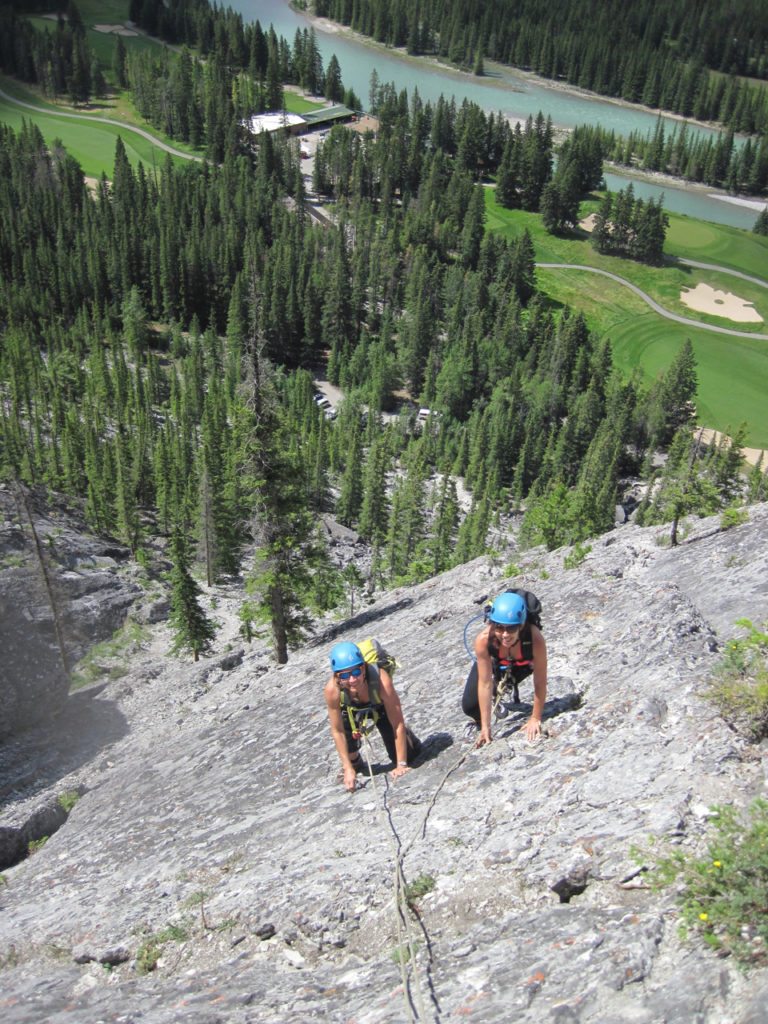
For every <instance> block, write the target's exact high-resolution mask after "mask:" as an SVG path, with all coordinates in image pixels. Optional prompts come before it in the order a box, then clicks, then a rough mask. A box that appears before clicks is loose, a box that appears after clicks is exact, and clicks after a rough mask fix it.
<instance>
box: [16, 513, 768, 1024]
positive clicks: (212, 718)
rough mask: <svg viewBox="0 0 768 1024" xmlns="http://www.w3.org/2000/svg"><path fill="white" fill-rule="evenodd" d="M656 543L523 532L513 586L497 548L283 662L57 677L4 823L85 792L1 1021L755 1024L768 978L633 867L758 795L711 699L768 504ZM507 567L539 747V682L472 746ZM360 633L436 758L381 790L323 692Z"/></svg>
mask: <svg viewBox="0 0 768 1024" xmlns="http://www.w3.org/2000/svg"><path fill="white" fill-rule="evenodd" d="M663 535H664V531H663V530H661V529H655V528H654V529H646V530H642V529H640V528H638V527H636V526H634V525H632V524H627V525H625V526H621V527H620V528H617V529H616V530H615V531H614V532H613V533H612V534H609V535H608V536H607V537H604V538H599V539H597V540H596V541H594V542H593V545H592V550H591V551H590V552H589V554H588V555H587V556H586V558H585V559H584V561H583V562H582V564H581V565H579V566H578V567H577V568H575V569H565V568H564V565H563V562H564V555H565V554H567V552H564V551H562V550H561V551H556V552H551V553H547V552H545V551H543V550H535V551H532V552H518V553H517V554H516V556H515V561H516V564H517V565H518V566H519V567H520V575H519V576H517V577H515V578H514V579H513V580H508V579H504V578H503V576H502V574H501V573H500V571H499V570H498V568H497V567H496V566H495V565H494V564H493V563H492V562H491V561H490V560H487V559H479V560H477V561H475V562H473V563H471V564H469V565H466V566H461V567H460V568H457V569H454V570H452V571H451V572H448V573H446V574H444V575H443V576H441V577H439V578H438V579H434V580H430V581H429V582H427V583H424V584H421V585H419V586H415V587H412V588H401V589H398V590H396V591H394V592H391V593H387V594H384V595H382V596H381V597H380V598H379V599H378V600H377V601H375V602H374V603H372V604H368V605H366V606H365V607H364V608H363V610H362V611H360V612H359V613H358V614H356V615H355V617H354V618H353V619H350V620H346V621H343V622H333V623H331V622H329V623H327V624H326V625H325V627H324V628H322V629H319V630H318V634H317V636H316V637H315V638H314V640H313V641H311V642H310V643H308V644H307V645H306V646H305V647H303V648H302V649H301V650H298V651H296V652H294V653H292V655H291V657H290V660H289V662H288V664H287V665H285V666H283V667H280V668H278V667H275V666H274V665H272V664H271V663H270V661H269V657H268V652H267V651H266V650H265V649H263V648H261V647H258V646H257V645H254V647H248V646H245V647H243V646H242V645H241V644H239V643H237V642H236V641H235V634H234V633H233V634H231V635H230V636H228V637H223V636H222V637H220V638H219V641H218V642H219V644H220V646H219V649H218V651H217V654H216V655H215V656H213V657H211V658H209V659H202V660H201V661H200V662H199V663H198V664H197V665H193V664H192V663H191V662H186V663H185V662H181V661H179V660H177V659H169V658H165V657H164V656H163V654H162V650H161V647H162V645H161V644H160V646H159V647H158V646H157V645H155V646H154V647H152V648H151V649H148V650H146V651H142V650H137V651H136V652H135V653H134V655H133V656H132V659H131V664H130V667H129V671H128V673H127V675H125V676H124V677H123V678H121V679H119V680H112V681H108V680H107V679H106V678H105V680H104V682H103V683H102V684H101V685H99V686H94V687H92V688H91V690H89V691H87V692H86V693H79V694H74V695H72V696H70V697H68V698H67V700H66V701H65V702H64V709H63V711H62V716H61V717H60V719H59V720H58V721H59V722H61V723H62V724H64V725H66V732H67V737H68V738H67V741H66V742H62V740H61V735H60V734H57V733H53V732H52V731H50V729H49V731H47V732H46V731H45V730H44V728H43V727H40V729H39V730H28V731H27V732H26V733H25V734H24V735H23V736H20V737H14V739H13V741H12V742H11V743H10V744H9V745H8V746H7V748H4V749H3V750H2V752H0V770H1V771H2V774H3V778H4V779H7V780H8V781H7V782H6V784H5V785H4V786H3V787H2V788H0V792H1V793H2V794H3V797H2V799H3V809H2V816H0V829H10V830H14V829H16V830H17V831H18V830H20V829H23V828H24V826H25V823H28V822H29V821H30V820H31V819H32V817H33V816H34V814H35V813H37V812H38V810H39V809H40V808H41V807H44V806H48V805H49V803H50V801H51V800H52V799H54V798H55V797H56V795H57V794H59V793H60V792H62V791H66V790H71V789H73V788H75V787H79V788H80V791H81V793H82V795H81V797H80V799H79V801H78V802H77V803H76V805H75V806H74V807H73V808H72V810H71V812H70V813H69V815H68V816H67V817H66V818H65V820H64V821H63V822H62V823H61V824H60V826H59V827H58V828H57V830H55V831H53V827H52V826H51V829H52V831H51V835H50V838H49V839H48V840H47V842H46V843H45V844H44V845H43V846H42V847H41V848H40V849H39V850H38V851H37V852H36V853H34V854H33V855H32V856H30V857H28V858H27V859H24V860H22V861H21V862H19V863H17V864H15V866H12V867H9V868H6V869H5V871H4V880H5V884H4V885H2V886H0V988H2V992H3V1002H4V1006H3V1019H4V1021H7V1022H8V1024H24V1022H30V1024H32V1022H34V1024H38V1022H39V1021H40V1020H43V1019H44V1020H46V1021H47V1022H51V1024H59V1022H64V1021H71V1020H73V1019H77V1021H78V1022H79V1024H96V1022H97V1021H101V1020H107V1019H123V1020H126V1021H133V1020H139V1019H141V1020H142V1021H147V1022H149V1024H165V1022H168V1024H171V1022H173V1024H180V1022H181V1024H213V1022H216V1021H222V1022H227V1024H233V1022H234V1024H251V1022H260V1024H261V1022H264V1024H271V1022H275V1024H278V1022H279V1024H285V1022H297V1024H298V1022H301V1024H305V1022H312V1021H329V1022H339V1024H341V1022H347V1021H350V1020H356V1021H360V1022H366V1024H384V1022H398V1024H399V1022H401V1021H403V1020H408V1019H413V1020H424V1021H427V1020H428V1021H445V1022H447V1021H449V1020H454V1019H458V1018H462V1017H467V1018H469V1019H476V1020H482V1021H483V1022H499V1024H501V1022H507V1021H510V1020H515V1021H516V1022H520V1024H528V1022H530V1024H533V1022H537V1024H538V1022H542V1021H557V1022H567V1024H607V1022H617V1024H618V1022H627V1024H630V1022H631V1024H637V1022H641V1024H660V1022H662V1021H665V1022H679V1024H684V1022H685V1024H690V1022H692V1021H696V1022H699V1024H744V1022H749V1024H757V1021H758V1020H762V1019H764V1008H765V1000H766V991H768V989H767V987H766V986H768V971H766V970H765V969H758V970H754V971H752V972H750V973H748V974H743V973H742V972H741V971H739V970H737V969H736V968H735V966H734V964H733V963H732V962H731V961H730V960H728V959H720V958H718V957H717V956H716V955H715V953H714V952H712V951H711V950H709V949H708V948H707V947H705V946H703V945H701V944H699V943H697V942H695V941H691V942H690V943H684V942H683V941H682V939H681V938H680V936H679V934H678V928H677V910H676V904H675V901H674V893H670V892H656V891H655V890H654V889H652V888H651V887H650V886H649V884H648V882H647V878H648V871H647V870H645V869H646V868H652V867H653V858H654V856H655V854H654V851H655V850H656V849H659V848H666V849H672V848H676V847H682V848H683V849H686V850H690V851H692V852H695V851H697V850H700V849H702V848H703V843H704V842H705V838H706V830H707V827H708V820H709V816H710V812H709V808H710V807H711V806H712V805H713V804H715V803H717V802H725V801H727V802H729V803H731V804H734V805H735V806H737V807H745V806H747V804H748V803H749V802H750V801H751V800H752V798H753V797H754V796H756V795H759V794H764V793H765V790H766V776H765V772H764V768H763V765H764V758H763V757H762V754H763V753H764V752H763V751H761V750H759V749H756V748H754V747H752V746H750V745H749V744H748V743H747V741H746V740H745V739H744V738H743V737H741V736H739V735H738V734H736V733H735V732H734V731H733V730H732V729H730V728H729V727H728V726H727V725H726V724H725V723H724V722H723V721H722V719H721V718H720V717H719V716H718V714H717V713H716V711H715V710H714V709H713V707H712V706H711V705H710V704H708V703H707V701H706V700H705V699H703V697H702V691H703V689H704V686H705V684H706V680H707V679H708V677H709V675H710V673H711V672H712V670H713V669H714V667H715V666H716V665H717V663H718V659H719V657H720V654H719V651H720V650H721V648H722V645H723V642H724V641H725V640H726V639H727V638H728V636H730V635H733V633H734V631H735V629H736V627H735V626H734V622H735V619H736V618H738V617H740V616H741V615H747V616H749V617H751V618H753V619H754V620H755V622H756V623H761V622H762V621H763V620H764V618H765V614H766V607H765V580H766V579H768V564H767V563H768V507H765V506H759V507H757V508H755V509H753V510H752V511H751V518H750V522H749V523H746V524H744V525H742V526H738V527H735V528H733V529H731V530H729V531H728V532H727V533H722V532H719V531H718V530H717V523H716V521H714V520H709V521H702V522H701V523H696V524H693V525H692V526H691V527H690V529H689V532H688V534H687V537H686V538H685V542H684V543H683V544H681V545H680V546H679V547H678V548H676V549H668V548H666V547H664V546H663V545H660V544H659V540H660V539H661V538H662V537H663ZM105 571H106V572H109V570H108V569H107V570H105ZM713 581H716V584H717V585H716V588H715V590H714V592H713V587H712V583H713ZM508 585H515V586H524V587H526V588H528V589H531V590H533V591H534V592H535V593H537V594H538V595H539V596H540V598H541V600H542V603H543V606H544V613H543V620H544V633H545V636H546V638H547V642H548V650H549V670H550V671H549V680H550V686H549V693H548V699H547V704H546V708H545V722H544V726H545V729H544V735H543V736H542V737H541V738H540V739H539V740H538V741H537V742H535V743H534V744H533V745H530V744H528V743H527V742H526V741H525V738H524V735H523V733H522V732H521V731H520V726H521V725H522V724H523V723H524V722H525V720H526V718H527V716H528V714H529V713H530V707H531V686H530V683H529V682H528V683H524V684H523V686H522V687H521V705H520V706H519V707H515V708H512V709H511V710H510V713H509V715H508V716H507V717H506V718H505V719H503V720H501V721H499V722H497V723H496V726H495V728H494V740H493V743H492V744H490V746H488V747H484V748H482V749H480V750H475V749H474V748H473V746H472V741H471V739H469V740H468V739H466V738H465V720H464V716H463V715H462V713H461V694H462V688H463V685H464V680H465V677H466V674H467V672H468V670H469V667H470V662H469V658H468V656H467V653H466V650H465V645H464V628H465V625H466V623H467V622H468V620H470V619H471V618H472V617H473V616H476V615H477V614H478V611H479V610H481V609H482V604H483V602H484V601H485V600H486V598H487V597H488V596H493V595H494V594H495V593H497V592H499V591H500V590H501V589H503V588H504V587H506V586H508ZM713 593H714V596H713ZM231 596H232V599H233V601H234V600H236V597H237V595H236V593H233V594H232V595H231ZM223 601H224V595H222V596H221V598H220V600H219V605H218V607H219V612H220V613H221V614H222V615H223ZM163 628H164V627H163V626H162V625H160V626H158V627H157V629H158V631H159V632H158V637H159V638H160V639H162V636H163V634H162V630H163ZM473 628H478V629H479V628H480V623H479V621H478V622H477V623H476V625H475V626H474V627H473ZM367 635H374V636H376V637H378V639H380V640H381V642H382V643H383V644H384V645H385V646H386V647H387V648H388V649H389V650H391V651H392V652H393V653H395V654H396V656H397V658H398V660H399V661H400V663H401V668H399V669H398V671H397V673H396V676H395V682H396V686H397V689H398V692H399V694H400V697H401V701H402V705H403V708H404V712H405V716H406V720H407V721H408V724H409V725H410V726H411V727H412V728H413V729H414V731H415V732H416V733H417V734H418V736H419V737H420V738H421V739H422V741H423V743H424V749H423V752H422V754H421V756H420V758H419V761H418V763H417V766H416V767H415V768H414V769H413V770H412V771H411V772H409V773H408V774H406V775H405V776H403V777H402V778H400V779H398V780H397V781H393V780H392V778H391V776H390V775H389V774H388V770H387V769H388V767H389V766H388V764H387V759H386V754H385V752H384V749H383V747H382V745H381V743H380V741H379V739H378V736H377V735H375V734H374V737H373V738H372V740H371V744H370V748H368V747H366V750H365V751H364V754H365V756H366V759H367V760H368V761H369V762H370V765H371V771H370V773H369V774H368V775H366V776H360V781H361V785H360V788H359V789H358V790H357V791H356V792H355V793H353V794H349V793H347V792H346V791H345V790H344V788H343V787H342V786H341V785H340V783H339V782H338V781H337V774H338V759H337V757H336V753H335V750H334V748H333V743H332V741H331V736H330V730H329V728H328V723H327V716H326V713H325V707H324V702H323V694H322V689H323V683H324V680H325V678H326V677H327V656H328V652H329V650H330V647H331V646H332V644H333V643H334V642H335V641H336V639H362V638H363V637H365V636H367ZM472 635H474V634H472ZM166 640H167V634H166ZM227 645H229V648H228V649H226V650H225V647H226V646H227ZM651 836H653V837H654V840H655V841H654V843H653V844H652V845H651V844H650V842H649V840H650V837H651ZM638 850H640V851H646V852H647V859H646V860H645V861H644V862H641V863H639V862H638V859H637V858H638V854H637V851H638ZM398 862H399V863H400V865H401V868H402V873H403V876H404V881H405V885H406V886H407V887H410V889H409V890H408V891H409V892H410V895H409V896H408V899H407V900H406V901H405V902H406V903H407V906H405V905H404V904H403V902H402V900H401V901H400V903H399V904H398V900H397V893H398V892H399V891H400V882H399V876H398V873H397V871H396V865H397V863H398ZM398 906H399V909H398ZM153 950H154V953H156V956H154V955H153V956H150V955H149V953H151V952H152V951H153ZM147 971H148V973H143V972H147Z"/></svg>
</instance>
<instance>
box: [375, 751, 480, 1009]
mask: <svg viewBox="0 0 768 1024" xmlns="http://www.w3.org/2000/svg"><path fill="white" fill-rule="evenodd" d="M363 738H364V740H365V756H366V765H367V767H368V777H369V778H370V780H371V786H372V788H373V794H374V799H375V802H376V810H377V813H378V815H379V820H380V821H381V823H382V826H383V819H384V815H385V812H384V809H383V807H382V804H381V801H380V799H379V793H378V790H377V788H376V778H375V776H374V774H373V768H372V767H371V763H372V753H373V751H372V748H371V742H370V740H369V738H368V733H363ZM473 749H474V748H473V747H469V748H468V749H467V750H464V751H462V753H461V754H460V756H459V757H458V758H457V760H456V761H455V762H454V763H453V764H452V765H451V766H450V767H449V768H448V770H447V771H446V772H445V773H444V775H443V777H442V778H441V779H440V781H439V783H438V784H437V786H436V787H435V790H434V792H433V793H432V797H431V799H430V801H429V803H428V805H427V807H426V810H425V811H424V814H423V815H422V818H421V821H420V823H419V825H418V827H417V828H416V831H415V832H414V834H413V836H412V837H411V839H410V840H409V842H408V843H407V844H406V845H405V846H404V847H402V852H400V851H399V850H398V845H397V844H399V843H400V837H399V836H398V834H397V832H396V831H395V827H394V825H393V824H392V819H391V816H390V815H389V814H387V815H386V817H387V820H388V822H389V828H388V829H387V830H386V831H387V835H388V839H389V842H390V845H391V847H392V852H393V857H394V863H395V879H394V888H395V907H396V910H397V915H396V919H397V941H398V951H399V953H398V958H397V959H398V961H399V966H400V976H401V978H402V981H403V994H404V996H405V997H406V1006H407V1009H408V1020H409V1022H413V1021H414V1019H417V1020H426V1011H425V1009H424V997H423V994H422V990H421V980H420V977H419V969H418V966H417V964H416V947H415V944H414V940H413V929H412V927H411V919H410V915H409V914H408V910H409V909H410V908H409V904H408V891H407V890H408V887H407V884H406V881H405V875H404V873H403V867H402V862H403V860H404V859H405V857H406V856H407V854H408V852H409V850H410V849H411V847H412V846H413V844H414V843H415V842H416V840H417V839H418V837H419V833H421V837H422V838H424V836H425V835H426V828H427V819H428V818H429V815H430V813H431V811H432V808H433V807H434V805H435V802H436V801H437V798H438V796H439V794H440V791H441V790H442V788H443V786H444V785H445V783H446V782H447V780H448V779H449V777H450V776H451V775H452V774H453V772H455V771H456V769H457V768H459V767H460V766H461V765H462V764H463V763H464V761H466V759H467V757H468V756H469V754H470V753H471V751H472V750H473ZM396 841H397V842H396ZM403 926H405V931H406V937H405V941H406V943H407V946H408V955H409V961H410V962H411V963H412V964H413V970H414V979H415V990H416V1002H417V1008H418V1014H419V1016H418V1017H417V1018H414V1017H413V1014H412V1007H411V1004H410V1001H409V1000H408V998H407V993H408V978H407V974H406V970H405V957H404V956H403V953H402V946H403ZM422 928H423V923H422ZM430 955H431V954H430Z"/></svg>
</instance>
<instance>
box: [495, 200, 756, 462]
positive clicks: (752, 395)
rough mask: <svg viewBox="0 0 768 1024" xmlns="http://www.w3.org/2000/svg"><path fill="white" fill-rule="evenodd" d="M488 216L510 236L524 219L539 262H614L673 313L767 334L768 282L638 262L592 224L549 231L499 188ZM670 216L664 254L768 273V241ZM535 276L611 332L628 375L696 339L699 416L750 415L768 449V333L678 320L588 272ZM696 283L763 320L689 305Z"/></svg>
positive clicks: (659, 363)
mask: <svg viewBox="0 0 768 1024" xmlns="http://www.w3.org/2000/svg"><path fill="white" fill-rule="evenodd" d="M597 205H598V201H597V200H593V201H588V202H585V203H584V204H582V211H581V212H582V216H586V215H587V214H588V213H590V212H592V211H593V210H595V209H596V208H597ZM486 214H487V219H486V225H487V227H489V228H490V229H491V230H494V231H499V232H501V233H503V234H505V235H507V236H509V237H514V236H517V235H519V234H520V232H521V231H522V230H523V229H524V228H526V227H527V228H528V231H529V232H530V234H531V238H532V239H533V245H534V250H535V253H536V261H537V263H578V264H582V265H584V266H589V267H596V268H599V269H602V270H607V271H610V272H611V273H613V274H616V275H617V276H619V277H622V278H624V279H625V280H627V281H631V282H632V283H633V284H634V285H636V286H637V287H638V288H640V289H642V290H643V291H644V292H647V294H648V295H650V296H651V297H652V298H653V299H654V300H655V301H656V302H658V304H659V305H660V306H662V307H663V308H664V309H666V310H668V311H669V312H670V313H675V314H677V315H679V316H684V317H686V319H688V320H694V321H699V322H701V323H707V324H713V325H716V326H720V327H732V328H734V329H736V330H740V331H741V330H743V331H746V332H750V333H754V334H768V288H761V287H760V286H759V285H756V284H752V283H751V282H748V281H743V280H741V279H740V278H736V277H733V276H732V275H730V274H723V273H719V272H718V271H710V270H701V269H699V268H693V267H680V266H674V265H667V266H664V267H646V266H643V265H642V264H639V263H635V262H633V261H631V260H624V259H618V258H616V257H610V256H600V255H599V254H598V253H596V252H595V250H594V249H593V248H592V245H591V244H590V242H589V236H588V235H587V234H586V233H585V232H578V233H577V234H574V235H572V236H570V237H568V238H555V237H553V236H551V235H548V234H547V233H546V232H545V231H544V229H543V227H542V225H541V218H540V217H539V216H538V215H536V214H531V213H524V212H522V211H517V210H516V211H512V210H504V209H503V208H502V207H500V206H498V205H497V204H496V201H495V198H494V195H493V190H492V189H486ZM669 220H670V225H669V230H668V232H667V238H666V243H665V246H664V251H665V253H666V255H668V256H676V257H678V258H685V259H691V260H698V261H700V262H702V263H713V264H718V265H721V266H724V267H728V268H730V269H732V270H737V271H740V272H742V273H745V274H747V275H750V276H753V277H757V278H761V279H764V280H767V281H768V239H766V238H762V237H760V236H758V235H754V234H752V233H751V232H748V231H741V230H739V229H738V228H731V227H727V226H724V225H720V224H710V223H709V222H706V221H697V220H693V219H692V218H690V217H683V216H679V215H677V214H673V213H670V214H669ZM536 281H537V284H538V286H539V288H541V289H542V290H543V291H544V292H545V293H546V294H547V295H548V297H549V299H550V301H551V302H552V304H553V306H555V307H557V306H564V305H567V306H570V308H571V309H574V310H579V311H580V312H581V313H582V314H583V315H584V317H585V319H586V321H587V323H588V324H589V327H590V328H591V330H593V331H594V332H595V333H596V334H597V335H598V336H599V337H600V338H606V337H607V338H609V339H610V341H611V346H612V349H613V355H614V362H615V363H616V365H617V366H618V367H619V368H620V369H622V370H623V371H624V372H625V373H630V372H632V370H633V369H634V368H635V367H637V366H640V367H642V370H643V373H644V376H645V377H646V379H647V380H649V381H650V380H651V379H652V378H653V377H654V376H655V375H656V374H657V373H659V372H660V371H662V370H664V369H666V367H668V366H669V364H670V362H671V361H672V359H673V358H674V356H675V354H676V353H677V351H678V349H679V348H680V346H681V345H682V343H683V342H684V341H685V339H686V338H690V340H691V343H692V344H693V348H694V353H695V356H696V362H697V373H698V378H699V389H698V396H697V409H698V420H699V422H700V423H701V424H703V425H704V426H708V427H714V428H716V429H719V430H726V431H727V430H728V429H729V428H731V429H736V427H738V426H739V425H740V424H741V423H742V422H745V421H746V423H747V430H748V442H747V443H748V444H749V445H750V447H755V448H766V449H768V341H764V340H760V339H759V338H754V339H751V338H737V337H732V336H729V335H725V334H718V333H714V332H711V331H706V330H702V329H699V328H697V327H692V326H687V325H684V324H678V323H675V322H674V321H672V320H668V319H666V318H665V317H662V316H660V315H659V314H657V313H655V312H654V311H653V310H652V309H651V307H650V306H648V305H647V303H645V302H644V301H643V300H642V299H641V298H640V297H639V296H637V295H635V294H634V292H631V291H630V290H629V289H628V288H626V287H625V286H623V285H620V284H618V283H617V282H614V281H611V280H610V279H608V278H606V277H603V276H602V275H598V274H592V273H589V272H587V271H580V270H570V269H569V270H559V269H543V268H538V269H537V271H536ZM699 282H703V283H705V284H708V285H711V287H713V288H716V289H722V290H723V291H725V292H733V293H734V294H736V295H738V296H739V297H740V298H743V299H745V300H747V301H749V302H752V303H753V304H754V307H755V309H756V310H757V311H758V312H759V313H760V314H761V315H762V316H763V317H764V322H763V323H757V324H741V323H733V322H732V321H730V320H728V319H725V318H723V317H719V316H712V315H708V314H705V313H697V312H695V311H694V310H692V309H689V307H688V306H686V305H685V304H684V303H682V302H681V301H680V292H681V289H683V288H694V287H695V286H696V285H697V284H698V283H699Z"/></svg>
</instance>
